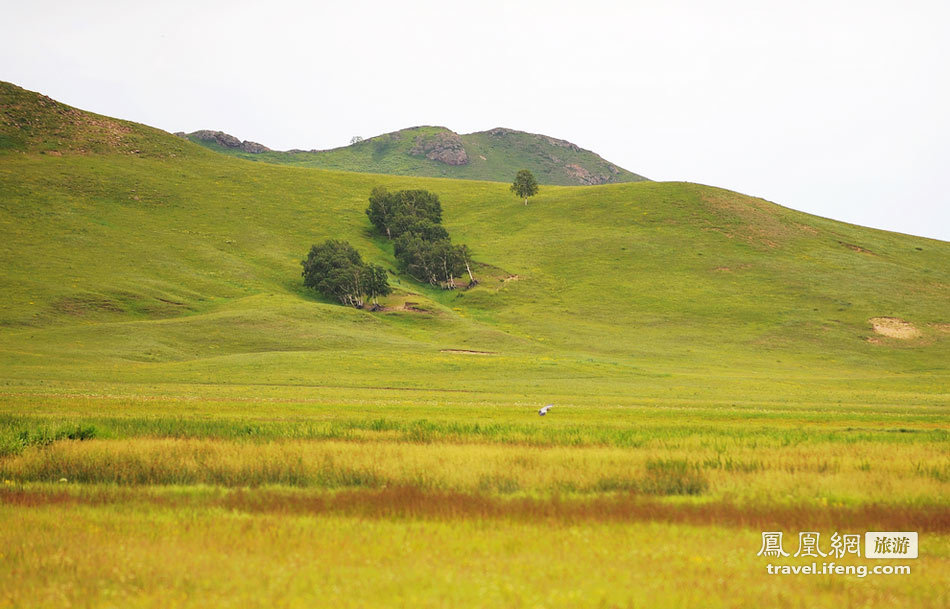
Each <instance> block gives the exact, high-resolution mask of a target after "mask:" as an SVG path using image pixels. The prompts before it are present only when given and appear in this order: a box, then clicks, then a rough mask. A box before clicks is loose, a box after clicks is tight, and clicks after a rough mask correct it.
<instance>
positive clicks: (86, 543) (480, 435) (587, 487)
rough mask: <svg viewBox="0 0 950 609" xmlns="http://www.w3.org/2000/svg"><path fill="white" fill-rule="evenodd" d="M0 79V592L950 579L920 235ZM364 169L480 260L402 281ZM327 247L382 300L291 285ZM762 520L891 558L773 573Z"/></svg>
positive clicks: (470, 591) (145, 602) (943, 285)
mask: <svg viewBox="0 0 950 609" xmlns="http://www.w3.org/2000/svg"><path fill="white" fill-rule="evenodd" d="M0 102H2V104H0V108H2V112H0V119H2V120H0V237H2V238H0V263H2V269H3V271H2V272H0V288H2V290H3V301H2V302H3V306H2V308H0V567H2V568H0V607H54V606H56V607H62V606H80V607H107V606H122V607H169V606H183V607H207V606H228V605H233V606H238V607H298V606H299V607H313V606H333V607H381V606H393V607H402V606H406V607H457V606H467V607H645V606H647V607H683V606H695V607H742V606H750V605H753V604H757V605H761V606H772V607H798V606H803V605H806V604H807V605H808V606H810V607H833V606H834V607H840V606H869V607H870V606H896V607H946V606H947V605H948V604H950V598H948V592H947V590H950V429H948V420H950V417H948V414H950V412H948V408H950V314H948V311H950V306H948V303H950V244H948V243H946V242H942V241H935V240H929V239H924V238H918V237H911V236H907V235H901V234H896V233H890V232H885V231H879V230H873V229H868V228H863V227H859V226H854V225H849V224H844V223H840V222H836V221H833V220H829V219H824V218H819V217H815V216H810V215H808V214H804V213H800V212H796V211H793V210H790V209H787V208H784V207H781V206H780V205H777V204H775V203H772V202H768V201H765V200H762V199H759V198H755V197H750V196H746V195H742V194H738V193H734V192H730V191H727V190H723V189H719V188H713V187H709V186H703V185H698V184H691V183H658V182H646V181H643V182H632V183H625V184H612V185H605V186H597V187H568V186H542V188H541V192H540V193H539V194H538V195H537V196H536V197H533V198H532V199H531V200H530V203H529V205H528V206H525V205H524V204H523V203H522V201H521V200H520V199H518V198H517V197H515V196H514V195H512V193H511V192H510V191H509V190H508V184H506V183H500V182H488V181H466V180H458V179H441V178H434V177H419V176H397V175H377V174H368V173H350V172H344V171H331V170H324V169H317V168H313V167H294V166H286V165H280V164H275V163H267V162H248V161H246V160H243V159H240V158H234V157H230V156H225V155H222V154H219V153H217V152H215V151H213V150H208V149H205V148H202V147H200V146H198V145H196V144H193V143H191V142H188V141H185V140H183V139H180V138H177V137H175V136H172V135H170V134H167V133H164V132H161V131H158V130H155V129H151V128H148V127H145V126H142V125H136V124H133V123H127V122H124V121H120V120H117V119H111V118H108V117H102V116H98V115H94V114H89V113H85V112H82V111H78V110H75V109H72V108H69V107H66V106H63V105H61V104H57V103H56V102H53V101H52V100H48V99H46V98H43V97H41V96H38V95H37V94H33V93H30V92H27V91H23V90H22V89H19V88H17V87H15V86H13V85H9V84H0ZM370 143H371V141H370ZM367 145H368V144H367ZM517 169H518V167H512V171H511V174H512V175H514V172H515V171H516V170H517ZM376 186H386V187H387V188H389V189H390V190H398V189H404V188H424V189H427V190H431V191H433V192H435V193H436V194H438V195H439V197H440V199H441V202H442V206H443V210H444V212H443V222H444V224H445V226H446V228H447V229H448V231H449V233H450V234H451V235H452V239H453V242H455V243H462V244H466V245H468V246H469V248H470V249H471V251H472V255H473V258H474V260H475V261H476V263H477V264H476V267H475V269H474V270H475V273H476V276H477V277H478V279H479V281H480V283H479V284H478V285H477V286H475V287H473V288H471V289H466V290H441V289H438V288H434V287H432V286H428V285H422V284H419V283H417V282H414V281H412V280H411V279H409V278H408V277H406V276H402V275H399V274H398V273H397V268H396V263H395V259H394V257H393V251H392V245H391V244H390V243H389V242H388V241H387V240H386V239H385V238H382V237H380V236H378V235H376V234H375V233H374V232H373V231H372V230H371V228H372V227H371V225H370V223H369V220H368V219H367V217H366V214H365V213H364V210H365V208H366V206H367V198H368V196H369V193H370V191H371V190H372V189H373V188H374V187H376ZM327 238H334V239H344V240H347V241H349V242H350V243H351V244H352V245H353V246H355V247H356V248H357V249H358V250H359V251H360V253H361V254H362V257H363V259H364V260H366V261H368V262H372V263H375V264H379V265H382V266H383V267H384V268H386V269H388V270H390V271H392V273H391V274H390V284H391V285H392V286H393V288H394V293H393V294H392V295H391V296H388V297H386V298H385V299H384V300H383V302H382V304H383V305H384V308H383V310H381V311H375V312H372V311H369V310H357V309H353V308H347V307H344V306H341V305H339V304H336V303H334V302H332V301H330V300H329V299H327V298H324V297H322V296H320V295H319V294H316V293H313V292H310V291H308V290H306V289H304V287H303V285H302V278H301V276H300V272H301V266H300V261H301V260H302V259H303V258H304V257H305V255H306V253H307V251H308V250H309V248H310V246H311V245H312V244H314V243H318V242H321V241H323V240H324V239H327ZM547 403H553V404H554V408H553V409H552V410H551V412H550V413H549V414H548V415H547V416H545V417H539V416H538V414H537V409H538V408H539V407H541V406H543V405H544V404H547ZM775 530H781V531H784V534H785V550H786V551H788V552H789V553H794V551H795V549H796V548H797V538H798V533H799V532H801V531H817V532H820V533H821V542H820V543H821V546H822V548H823V549H824V550H825V551H827V549H828V545H827V544H828V543H829V541H828V540H829V538H830V537H831V535H832V534H833V533H835V532H839V533H841V534H845V533H849V534H855V533H861V534H863V532H864V531H918V532H919V535H920V558H918V559H915V560H906V561H902V562H900V564H908V565H910V566H911V567H912V570H911V573H910V574H907V575H868V576H867V577H858V576H856V575H835V576H831V575H822V576H805V575H799V576H776V575H769V574H768V573H766V564H767V563H768V562H770V561H772V562H775V563H778V564H806V562H808V563H810V561H811V559H805V558H795V557H788V558H781V559H766V558H765V557H759V556H756V553H757V552H758V551H759V549H760V546H761V532H762V531H775ZM838 562H839V563H840V564H865V565H872V566H873V564H876V563H879V562H880V563H884V562H886V561H875V560H865V559H857V558H854V557H845V558H841V559H839V560H838Z"/></svg>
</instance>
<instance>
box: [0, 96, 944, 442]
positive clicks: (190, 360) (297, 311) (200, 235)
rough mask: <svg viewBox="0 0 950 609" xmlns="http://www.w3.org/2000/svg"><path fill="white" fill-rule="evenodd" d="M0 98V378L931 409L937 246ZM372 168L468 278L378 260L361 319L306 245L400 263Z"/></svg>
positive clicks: (798, 216)
mask: <svg viewBox="0 0 950 609" xmlns="http://www.w3.org/2000/svg"><path fill="white" fill-rule="evenodd" d="M2 95H3V96H4V97H3V104H2V106H0V136H2V138H3V139H2V140H0V141H2V142H3V145H2V148H0V289H2V292H3V307H0V371H2V373H0V380H4V382H12V383H18V382H39V381H43V382H46V381H55V380H57V379H60V380H74V381H77V382H79V381H82V382H86V381H90V382H92V381H97V380H104V381H109V382H141V383H222V384H227V383H247V384H258V383H259V384H271V383H275V384H287V385H301V386H315V385H320V386H334V387H337V386H349V387H367V388H371V387H398V388H408V387H427V388H437V387H438V388H444V390H445V391H446V393H445V395H446V396H448V397H447V398H446V399H450V398H451V396H452V395H455V394H454V393H452V392H453V391H454V392H457V391H462V390H464V391H468V390H481V391H492V392H497V393H498V394H500V395H501V394H504V395H506V396H511V398H510V399H512V400H518V401H523V402H524V403H529V404H530V403H534V401H536V400H537V399H541V397H540V396H551V395H561V394H563V395H579V394H581V393H583V394H584V395H588V396H590V395H597V396H600V397H601V398H603V396H618V399H619V397H623V396H626V397H629V396H636V397H638V398H642V399H644V400H651V401H650V402H649V403H648V405H649V406H650V407H653V406H656V405H660V404H666V405H669V406H671V407H679V406H681V405H683V404H687V403H690V402H691V401H692V400H696V399H704V400H715V401H716V403H721V404H723V405H725V406H728V405H729V404H734V403H736V402H737V401H741V402H742V403H746V404H748V403H750V401H751V402H754V404H755V405H756V408H758V407H759V406H758V405H759V404H761V403H763V402H756V400H760V399H761V400H768V401H783V400H792V401H794V402H795V403H798V404H801V405H802V411H801V412H802V424H803V425H805V424H807V420H808V418H807V417H808V413H809V412H811V410H810V409H811V408H814V407H815V404H820V403H825V402H827V401H828V400H830V399H834V400H843V401H845V402H847V403H848V404H853V406H854V408H855V409H860V408H861V407H863V405H865V404H868V403H887V404H892V405H894V408H895V410H894V412H895V417H898V416H903V415H902V414H901V413H903V410H902V409H903V408H904V407H905V406H907V405H908V404H910V403H911V402H912V401H914V400H923V399H924V398H921V397H920V396H922V395H926V396H930V397H927V398H926V400H930V401H932V402H933V403H934V404H940V403H942V404H944V405H945V404H946V388H947V387H948V386H950V385H948V378H950V377H948V362H950V310H948V307H947V303H948V302H950V243H947V242H942V241H935V240H931V239H924V238H918V237H911V236H907V235H901V234H896V233H890V232H886V231H880V230H873V229H869V228H863V227H859V226H854V225H850V224H845V223H841V222H836V221H833V220H828V219H824V218H819V217H816V216H811V215H808V214H805V213H800V212H797V211H794V210H790V209H787V208H784V207H781V206H779V205H776V204H773V203H770V202H767V201H764V200H762V199H757V198H753V197H748V196H745V195H741V194H738V193H735V192H730V191H727V190H722V189H719V188H713V187H709V186H702V185H697V184H689V183H661V182H639V183H631V184H611V185H606V186H597V187H583V188H582V187H564V186H548V187H546V188H543V189H542V190H541V192H540V194H538V196H537V197H535V198H533V199H532V201H531V203H530V205H528V206H525V205H523V203H522V202H521V201H520V200H519V199H518V198H517V197H515V196H513V195H512V194H511V193H510V192H509V191H508V186H507V184H502V183H496V182H484V181H483V182H478V181H463V180H435V179H429V178H424V177H410V176H380V175H371V174H362V173H347V172H339V171H326V170H320V169H313V168H306V167H287V166H280V165H274V164H268V163H249V162H245V161H243V160H240V159H236V158H230V157H227V156H223V155H220V154H216V153H213V152H211V151H209V150H206V149H204V148H202V147H200V146H197V145H195V144H192V143H190V142H187V141H185V140H183V139H180V138H177V137H174V136H173V135H171V134H167V133H164V132H161V131H158V130H156V129H152V128H150V127H146V126H143V125H137V124H135V123H128V122H125V121H119V120H116V119H110V118H106V117H100V116H98V115H94V114H90V113H86V112H82V111H79V110H75V109H72V108H69V107H68V106H64V105H62V104H57V103H56V102H53V101H52V100H49V99H47V98H44V97H42V96H40V95H38V94H33V93H29V92H25V91H23V90H22V89H18V88H14V87H12V86H10V85H3V88H2ZM484 137H487V138H490V137H493V136H491V135H485V136H484ZM367 145H369V146H372V145H373V143H372V142H369V143H368V144H367ZM136 150H137V151H138V152H136ZM474 151H475V152H474V153H477V149H474ZM378 185H383V186H386V187H388V188H390V189H401V188H425V189H429V190H432V191H434V192H436V193H437V194H438V195H439V197H440V198H441V201H442V204H443V208H444V213H443V219H444V223H445V226H446V228H447V229H448V230H449V232H450V233H451V235H452V237H453V240H454V241H456V242H457V243H464V244H467V245H468V246H469V247H470V248H471V250H472V253H473V256H474V258H475V260H476V261H477V262H478V263H479V264H478V266H477V268H476V273H477V274H478V275H479V277H480V278H481V279H482V282H481V284H480V285H478V286H477V287H474V288H472V289H470V290H467V291H443V290H439V289H436V288H432V287H431V286H426V285H420V284H418V283H416V282H414V281H411V280H410V279H408V278H407V277H405V276H401V275H399V274H398V273H395V272H394V274H393V275H392V276H391V281H392V284H393V286H394V288H395V293H394V294H393V295H392V296H390V297H388V298H387V299H386V300H384V302H383V304H384V305H385V306H386V307H387V310H386V311H383V312H377V313H372V312H369V311H360V310H356V309H352V308H347V307H343V306H341V305H338V304H335V303H333V302H330V301H329V300H327V299H325V298H323V297H321V296H319V295H317V294H314V293H312V292H310V291H308V290H305V289H304V288H303V286H302V280H301V277H300V260H301V259H302V258H303V257H304V256H305V255H306V252H307V250H308V249H309V247H310V245H311V244H313V243H317V242H320V241H322V240H323V239H326V238H330V237H332V238H338V239H345V240H347V241H349V242H351V243H352V244H353V245H354V246H355V247H357V248H358V249H359V251H360V252H361V253H362V255H363V257H364V259H366V260H368V261H372V262H374V263H378V264H381V265H383V266H384V267H385V268H387V269H391V270H393V271H395V269H396V266H395V262H394V258H393V251H392V244H391V243H390V242H388V241H387V240H385V239H384V238H381V237H379V236H378V235H375V234H373V232H372V231H371V230H370V224H369V221H368V219H367V217H366V214H365V213H364V209H365V207H366V205H367V197H368V195H369V193H370V191H371V190H372V188H374V187H375V186H378ZM471 352H488V353H489V355H490V356H489V355H485V356H478V357H476V356H469V355H468V354H469V353H471ZM828 388H835V389H834V392H829V391H830V389H828ZM829 396H834V397H829ZM367 399H372V396H371V395H370V394H367ZM914 403H917V402H914ZM645 405H646V403H645ZM434 407H435V406H434ZM849 407H850V406H849ZM764 408H767V406H765V407H764ZM646 412H647V411H646V410H644V413H645V416H646ZM756 412H758V411H756ZM763 412H764V411H763ZM723 416H732V415H728V413H726V414H724V415H723ZM896 420H897V419H895V421H896Z"/></svg>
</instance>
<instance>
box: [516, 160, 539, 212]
mask: <svg viewBox="0 0 950 609" xmlns="http://www.w3.org/2000/svg"><path fill="white" fill-rule="evenodd" d="M511 192H513V193H515V194H516V195H518V196H519V197H521V198H523V199H524V204H525V205H527V204H528V197H533V196H534V195H536V194H538V181H537V180H535V179H534V174H533V173H531V172H530V171H528V170H527V169H522V170H521V171H519V172H518V174H517V175H516V176H515V181H514V182H512V184H511Z"/></svg>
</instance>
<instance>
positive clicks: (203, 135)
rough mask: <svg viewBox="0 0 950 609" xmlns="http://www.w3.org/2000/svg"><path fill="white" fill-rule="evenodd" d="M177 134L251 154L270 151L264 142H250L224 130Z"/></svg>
mask: <svg viewBox="0 0 950 609" xmlns="http://www.w3.org/2000/svg"><path fill="white" fill-rule="evenodd" d="M175 135H178V136H183V137H187V138H189V139H195V140H201V141H202V142H212V143H215V144H218V145H219V146H222V147H224V148H235V149H237V150H240V151H242V152H249V153H251V154H260V153H262V152H270V151H271V150H270V148H268V147H267V146H265V145H263V144H258V143H257V142H250V141H248V140H244V141H241V140H239V139H237V138H236V137H234V136H233V135H230V134H228V133H225V132H224V131H209V130H207V129H202V130H201V131H194V132H192V133H188V134H185V133H181V132H179V133H176V134H175Z"/></svg>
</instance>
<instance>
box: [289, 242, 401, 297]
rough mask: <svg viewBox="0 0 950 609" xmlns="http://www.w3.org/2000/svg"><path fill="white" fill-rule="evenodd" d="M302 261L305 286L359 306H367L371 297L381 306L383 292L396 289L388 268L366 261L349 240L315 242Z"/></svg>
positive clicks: (386, 292) (384, 294) (385, 293)
mask: <svg viewBox="0 0 950 609" xmlns="http://www.w3.org/2000/svg"><path fill="white" fill-rule="evenodd" d="M301 264H302V265H303V283H304V285H305V286H307V287H308V288H313V289H315V290H317V291H318V292H320V293H322V294H324V295H326V296H329V297H330V298H335V299H337V300H339V301H340V302H341V303H343V304H345V305H350V306H353V307H356V308H357V309H362V308H363V305H364V303H365V302H366V299H367V298H368V299H370V300H372V302H373V305H374V306H378V305H379V301H378V298H379V297H380V296H386V295H388V294H390V293H392V288H390V287H389V281H388V279H387V277H386V269H384V268H383V267H381V266H379V265H377V264H366V263H364V262H363V259H362V258H361V257H360V253H359V252H358V251H356V250H355V249H354V248H353V246H351V245H350V244H349V243H347V242H346V241H337V240H335V239H327V240H326V241H324V242H323V243H322V244H321V245H314V246H313V247H311V248H310V254H309V255H308V256H307V259H306V260H304V261H302V262H301Z"/></svg>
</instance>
